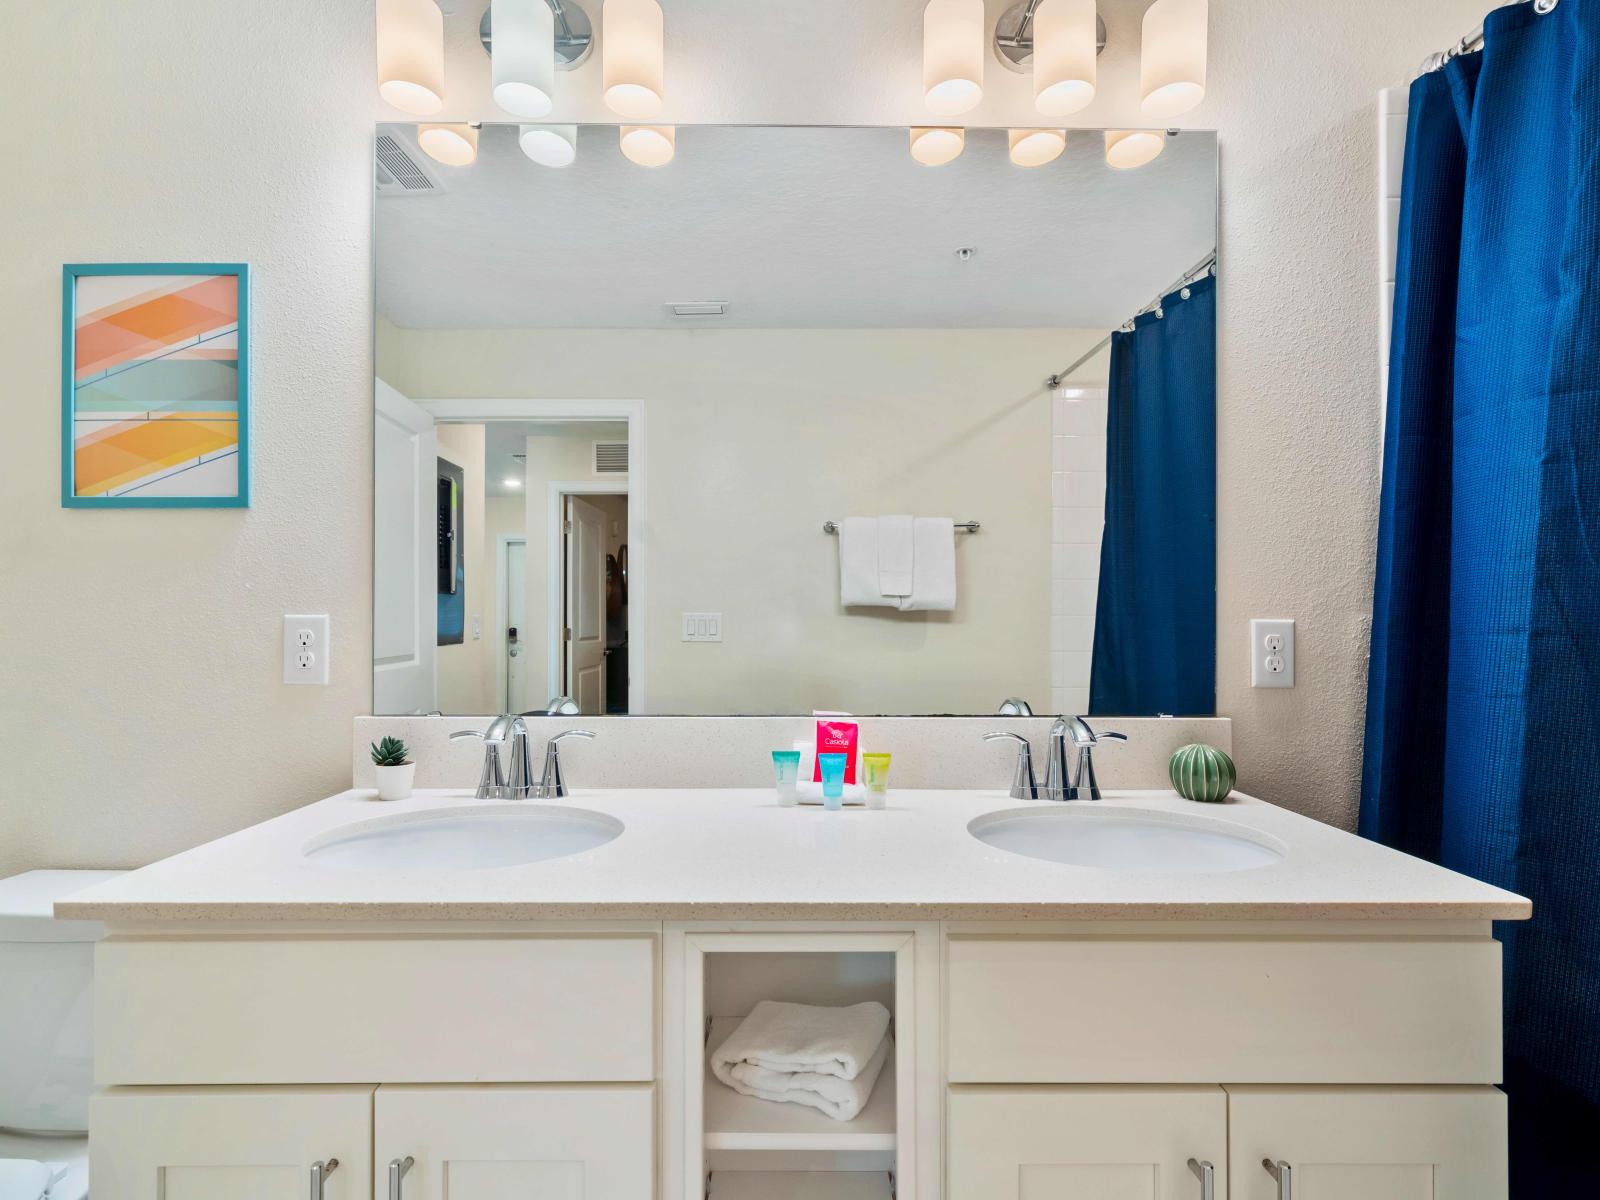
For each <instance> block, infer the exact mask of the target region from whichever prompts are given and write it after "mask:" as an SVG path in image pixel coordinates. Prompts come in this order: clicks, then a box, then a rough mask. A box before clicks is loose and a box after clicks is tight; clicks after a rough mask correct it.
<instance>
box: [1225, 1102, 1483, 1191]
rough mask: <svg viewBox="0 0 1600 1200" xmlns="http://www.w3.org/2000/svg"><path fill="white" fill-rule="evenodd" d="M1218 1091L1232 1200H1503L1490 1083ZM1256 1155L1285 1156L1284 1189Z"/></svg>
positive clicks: (1273, 1158)
mask: <svg viewBox="0 0 1600 1200" xmlns="http://www.w3.org/2000/svg"><path fill="white" fill-rule="evenodd" d="M1227 1090H1228V1113H1229V1137H1230V1142H1231V1146H1230V1148H1231V1151H1232V1161H1233V1179H1234V1182H1233V1192H1232V1195H1233V1197H1234V1200H1279V1197H1280V1196H1289V1195H1292V1196H1293V1200H1434V1198H1435V1197H1448V1198H1449V1200H1506V1195H1507V1183H1506V1098H1505V1096H1504V1095H1502V1094H1501V1093H1500V1092H1498V1091H1496V1090H1495V1089H1494V1088H1487V1087H1485V1088H1455V1087H1417V1088H1269V1087H1229V1088H1228V1089H1227ZM1264 1160H1270V1161H1272V1162H1273V1163H1280V1162H1282V1163H1287V1164H1289V1167H1290V1171H1291V1177H1290V1178H1291V1186H1290V1187H1289V1188H1288V1189H1286V1190H1280V1186H1279V1181H1278V1180H1277V1179H1276V1178H1274V1177H1273V1175H1272V1174H1270V1173H1269V1172H1268V1170H1267V1168H1266V1167H1265V1166H1264V1165H1263V1162H1264Z"/></svg>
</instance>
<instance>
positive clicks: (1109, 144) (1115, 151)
mask: <svg viewBox="0 0 1600 1200" xmlns="http://www.w3.org/2000/svg"><path fill="white" fill-rule="evenodd" d="M1166 148H1167V135H1166V134H1165V133H1163V132H1162V131H1161V130H1159V129H1108V130H1106V165H1107V166H1109V167H1114V168H1115V169H1116V170H1118V171H1131V170H1133V169H1134V168H1135V167H1142V166H1144V165H1145V164H1146V163H1151V162H1154V161H1155V160H1156V159H1157V158H1158V157H1159V156H1160V154H1161V152H1162V151H1163V150H1165V149H1166Z"/></svg>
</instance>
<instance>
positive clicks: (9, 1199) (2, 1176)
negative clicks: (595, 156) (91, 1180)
mask: <svg viewBox="0 0 1600 1200" xmlns="http://www.w3.org/2000/svg"><path fill="white" fill-rule="evenodd" d="M65 1171H66V1167H65V1165H64V1164H62V1163H42V1162H34V1161H33V1160H32V1159H28V1158H0V1200H41V1198H42V1197H44V1196H47V1195H48V1194H49V1192H50V1185H51V1184H52V1183H54V1182H55V1181H56V1180H57V1179H59V1178H61V1176H62V1174H63V1173H65Z"/></svg>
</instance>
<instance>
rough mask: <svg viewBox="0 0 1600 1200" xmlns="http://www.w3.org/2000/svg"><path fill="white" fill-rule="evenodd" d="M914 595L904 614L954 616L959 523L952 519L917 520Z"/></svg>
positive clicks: (907, 598) (902, 606) (904, 606)
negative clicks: (942, 614) (927, 613)
mask: <svg viewBox="0 0 1600 1200" xmlns="http://www.w3.org/2000/svg"><path fill="white" fill-rule="evenodd" d="M912 527H913V533H912V539H913V543H914V546H913V550H912V556H913V561H912V580H911V594H910V595H909V596H905V597H902V598H901V600H900V602H899V606H898V607H899V608H900V609H901V611H903V612H954V611H955V607H956V523H955V519H954V518H952V517H918V518H917V519H916V520H915V521H914V522H913V523H912Z"/></svg>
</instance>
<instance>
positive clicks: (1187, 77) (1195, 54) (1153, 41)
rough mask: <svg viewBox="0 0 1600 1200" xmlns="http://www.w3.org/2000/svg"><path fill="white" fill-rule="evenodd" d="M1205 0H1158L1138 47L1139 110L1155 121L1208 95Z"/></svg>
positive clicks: (1145, 18)
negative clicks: (1141, 98)
mask: <svg viewBox="0 0 1600 1200" xmlns="http://www.w3.org/2000/svg"><path fill="white" fill-rule="evenodd" d="M1209 7H1210V6H1209V4H1208V3H1207V0H1156V2H1155V3H1154V4H1152V5H1151V6H1150V8H1149V10H1148V11H1147V12H1146V13H1145V14H1144V35H1143V38H1142V40H1141V42H1140V46H1139V95H1140V96H1142V97H1143V98H1144V99H1143V102H1142V103H1141V105H1140V108H1141V111H1143V113H1144V115H1145V116H1147V117H1151V118H1154V119H1155V120H1162V121H1164V120H1166V119H1167V118H1168V117H1176V116H1178V115H1179V114H1180V113H1186V112H1188V111H1189V110H1190V109H1191V108H1193V107H1194V106H1195V105H1197V104H1199V103H1200V101H1202V100H1204V99H1205V96H1206V19H1207V15H1208V12H1209Z"/></svg>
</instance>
